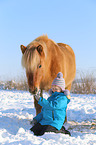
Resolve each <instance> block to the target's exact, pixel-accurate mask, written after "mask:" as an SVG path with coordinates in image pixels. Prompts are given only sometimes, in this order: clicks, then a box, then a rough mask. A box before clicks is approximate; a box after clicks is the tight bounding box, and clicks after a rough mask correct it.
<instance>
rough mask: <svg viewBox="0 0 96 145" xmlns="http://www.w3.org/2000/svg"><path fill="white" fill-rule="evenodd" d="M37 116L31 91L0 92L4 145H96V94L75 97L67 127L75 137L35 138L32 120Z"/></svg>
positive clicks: (0, 144)
mask: <svg viewBox="0 0 96 145" xmlns="http://www.w3.org/2000/svg"><path fill="white" fill-rule="evenodd" d="M43 95H44V97H45V98H47V97H48V94H47V93H43ZM34 116H35V108H34V100H33V96H32V95H31V94H30V93H29V92H24V91H3V90H0V145H64V144H65V145H81V144H83V145H96V95H92V94H90V95H86V94H85V95H80V94H78V95H76V94H71V102H70V103H69V104H68V109H67V116H68V122H67V123H66V124H65V127H66V129H68V130H69V131H70V132H71V135H72V136H71V137H70V136H68V135H65V134H61V133H58V134H55V133H45V134H44V135H43V136H40V137H37V136H35V135H33V133H32V132H31V131H30V128H31V125H30V121H31V120H32V118H33V117H34Z"/></svg>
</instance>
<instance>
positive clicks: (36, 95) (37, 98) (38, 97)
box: [35, 90, 40, 101]
mask: <svg viewBox="0 0 96 145" xmlns="http://www.w3.org/2000/svg"><path fill="white" fill-rule="evenodd" d="M35 99H36V100H37V101H39V99H40V90H39V91H38V92H37V94H35Z"/></svg>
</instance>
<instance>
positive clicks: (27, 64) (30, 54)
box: [22, 49, 40, 71]
mask: <svg viewBox="0 0 96 145" xmlns="http://www.w3.org/2000/svg"><path fill="white" fill-rule="evenodd" d="M39 63H40V56H39V54H38V53H37V51H36V50H35V49H27V50H26V51H25V53H24V55H23V56H22V66H23V67H24V68H25V69H26V70H27V71H29V70H30V71H32V70H35V69H36V68H37V65H38V64H39Z"/></svg>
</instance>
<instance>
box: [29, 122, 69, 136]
mask: <svg viewBox="0 0 96 145" xmlns="http://www.w3.org/2000/svg"><path fill="white" fill-rule="evenodd" d="M30 130H31V131H33V132H34V135H36V136H41V135H43V134H44V133H45V132H55V133H63V134H68V135H69V136H71V134H70V132H69V131H68V130H66V129H65V127H64V126H62V128H61V129H60V130H58V129H56V128H55V127H53V126H51V125H41V124H40V123H37V124H35V125H34V126H33V127H32V128H31V129H30Z"/></svg>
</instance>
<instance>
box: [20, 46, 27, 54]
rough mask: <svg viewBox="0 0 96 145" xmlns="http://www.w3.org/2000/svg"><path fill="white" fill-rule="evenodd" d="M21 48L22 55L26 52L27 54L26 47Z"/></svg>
mask: <svg viewBox="0 0 96 145" xmlns="http://www.w3.org/2000/svg"><path fill="white" fill-rule="evenodd" d="M20 48H21V51H22V53H23V54H24V52H25V50H26V46H24V45H21V46H20Z"/></svg>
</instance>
